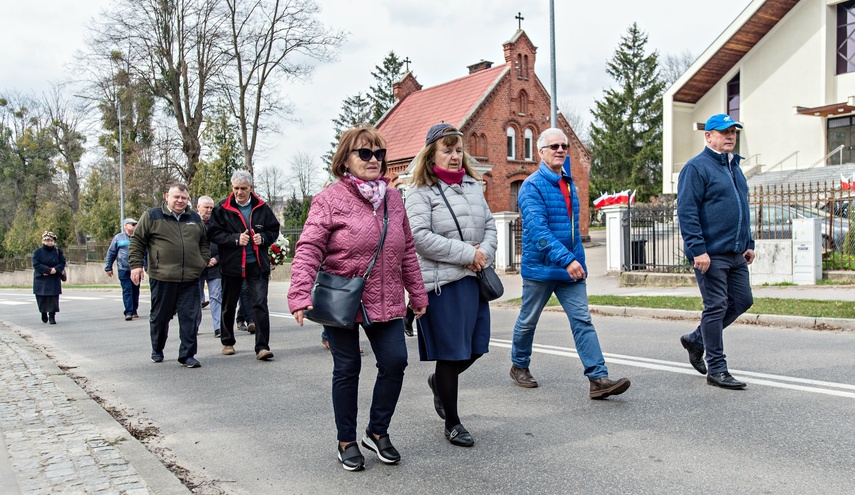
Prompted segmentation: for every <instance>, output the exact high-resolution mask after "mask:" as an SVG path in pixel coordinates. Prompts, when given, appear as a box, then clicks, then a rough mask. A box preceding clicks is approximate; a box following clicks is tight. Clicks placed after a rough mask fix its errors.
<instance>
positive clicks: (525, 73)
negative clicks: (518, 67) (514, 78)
mask: <svg viewBox="0 0 855 495" xmlns="http://www.w3.org/2000/svg"><path fill="white" fill-rule="evenodd" d="M523 78H524V79H526V80H528V55H523Z"/></svg>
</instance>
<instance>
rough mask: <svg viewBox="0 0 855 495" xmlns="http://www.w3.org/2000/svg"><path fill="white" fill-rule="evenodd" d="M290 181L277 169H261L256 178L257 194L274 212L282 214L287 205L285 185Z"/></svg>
mask: <svg viewBox="0 0 855 495" xmlns="http://www.w3.org/2000/svg"><path fill="white" fill-rule="evenodd" d="M287 180H288V179H287V178H286V177H285V174H283V173H282V171H281V170H279V169H278V168H276V167H270V166H268V167H260V168H259V169H258V174H256V176H255V178H254V182H255V187H254V188H253V189H255V193H256V194H258V195H259V196H260V197H261V199H263V200H265V201H266V202H267V204H268V205H269V206H270V208H272V209H273V211H274V212H281V211H282V207H283V205H284V204H285V197H284V195H283V194H282V193H283V191H285V183H286V181H287Z"/></svg>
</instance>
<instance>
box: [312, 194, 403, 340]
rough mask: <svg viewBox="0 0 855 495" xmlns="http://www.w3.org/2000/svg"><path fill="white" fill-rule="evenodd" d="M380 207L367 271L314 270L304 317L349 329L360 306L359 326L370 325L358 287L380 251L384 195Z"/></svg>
mask: <svg viewBox="0 0 855 495" xmlns="http://www.w3.org/2000/svg"><path fill="white" fill-rule="evenodd" d="M383 210H384V212H383V232H382V233H381V234H380V245H378V246H377V251H376V252H375V253H374V257H373V258H371V263H370V264H369V265H368V270H366V271H365V274H364V275H362V276H361V277H352V278H348V277H342V276H341V275H335V274H332V273H328V272H325V271H323V270H318V275H317V277H315V283H314V284H313V285H312V309H310V310H306V311H305V313H304V314H305V316H306V318H308V319H309V320H312V321H314V322H315V323H320V324H321V325H326V326H330V327H338V328H353V327H354V326H355V325H356V314H357V311H359V310H360V309H361V310H362V325H363V326H365V327H369V326H371V319H370V318H369V317H368V311H366V310H365V306H364V305H363V304H362V290H363V289H364V288H365V281H366V280H367V279H368V276H369V275H371V270H372V269H373V268H374V263H375V262H376V261H377V256H378V255H380V250H381V249H383V242H384V241H385V240H386V228H387V227H388V225H389V210H388V209H387V208H386V201H385V198H384V201H383Z"/></svg>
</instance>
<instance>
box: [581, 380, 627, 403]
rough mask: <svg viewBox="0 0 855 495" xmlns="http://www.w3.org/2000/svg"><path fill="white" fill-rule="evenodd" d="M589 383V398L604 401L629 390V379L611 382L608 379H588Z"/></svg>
mask: <svg viewBox="0 0 855 495" xmlns="http://www.w3.org/2000/svg"><path fill="white" fill-rule="evenodd" d="M589 380H590V381H591V393H590V395H591V398H592V399H605V398H606V397H608V396H610V395H620V394H622V393H624V392H626V391H627V389H628V388H629V385H630V383H629V378H621V379H619V380H611V379H609V377H607V376H604V377H602V378H597V379H593V378H589Z"/></svg>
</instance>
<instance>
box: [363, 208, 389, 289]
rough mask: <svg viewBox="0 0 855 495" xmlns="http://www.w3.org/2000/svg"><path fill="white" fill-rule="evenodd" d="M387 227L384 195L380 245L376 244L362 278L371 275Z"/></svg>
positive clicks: (387, 219) (387, 213)
mask: <svg viewBox="0 0 855 495" xmlns="http://www.w3.org/2000/svg"><path fill="white" fill-rule="evenodd" d="M387 227H389V205H388V204H387V203H386V196H383V232H381V233H380V245H378V246H377V251H375V252H374V257H373V258H371V263H370V264H369V265H368V270H366V271H365V275H363V276H362V278H365V279H367V278H368V276H369V275H371V270H372V269H373V268H374V263H376V262H377V256H378V255H379V254H380V250H381V249H383V243H384V242H386V228H387Z"/></svg>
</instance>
